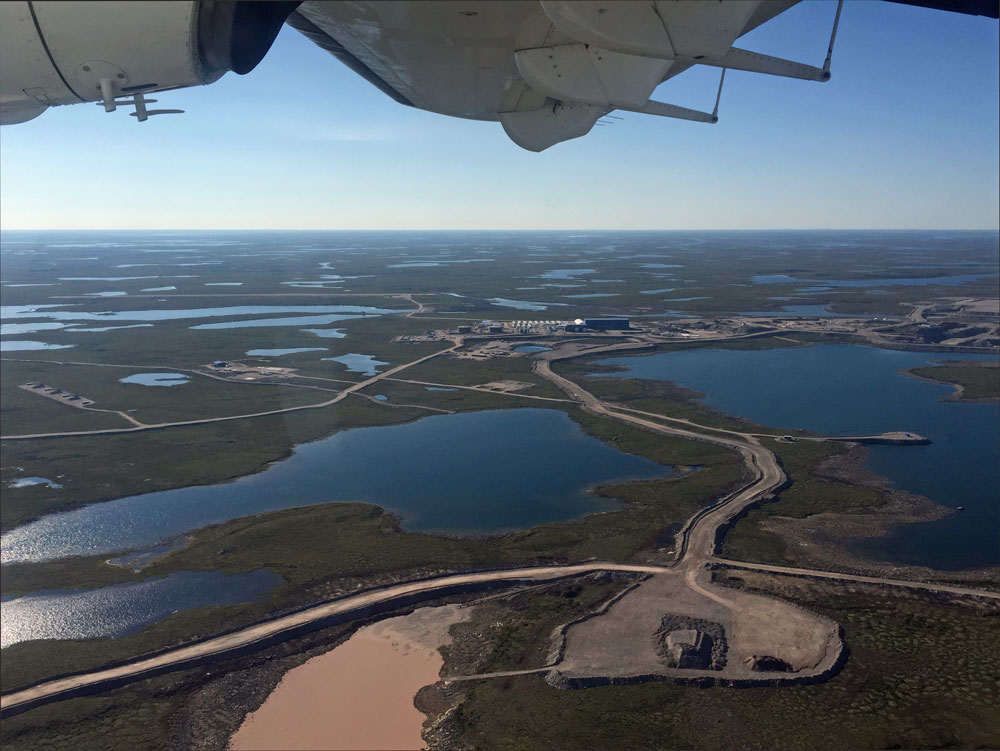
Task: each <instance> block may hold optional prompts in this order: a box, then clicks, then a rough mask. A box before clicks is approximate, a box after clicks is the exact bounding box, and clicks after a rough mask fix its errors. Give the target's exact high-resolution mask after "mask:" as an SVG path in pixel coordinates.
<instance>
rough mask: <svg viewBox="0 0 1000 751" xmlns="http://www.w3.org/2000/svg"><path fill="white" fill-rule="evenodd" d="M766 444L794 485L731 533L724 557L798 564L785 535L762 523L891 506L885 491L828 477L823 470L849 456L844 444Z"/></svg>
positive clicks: (725, 543) (741, 521) (724, 543)
mask: <svg viewBox="0 0 1000 751" xmlns="http://www.w3.org/2000/svg"><path fill="white" fill-rule="evenodd" d="M765 445H766V446H767V447H768V448H769V449H771V450H772V451H774V452H775V454H777V455H778V459H779V461H780V462H781V465H782V467H784V469H785V472H786V473H787V475H788V478H789V480H790V484H789V485H788V487H786V488H785V489H784V490H782V491H781V493H780V494H779V495H778V498H777V500H775V501H770V502H768V503H764V504H762V505H760V506H758V507H757V508H754V509H752V510H751V511H750V512H749V513H747V515H746V516H744V517H743V518H742V519H740V520H739V521H738V522H736V524H735V525H734V526H733V528H732V529H730V530H729V532H728V534H726V537H725V539H724V540H723V545H722V555H723V556H725V557H727V558H735V559H737V560H744V561H758V562H763V563H777V564H792V563H794V562H795V561H794V559H792V558H791V557H789V556H788V555H787V550H786V545H785V542H784V540H783V539H782V538H781V536H780V535H777V534H775V533H773V532H768V531H766V530H764V529H762V528H761V522H763V521H764V520H766V519H768V518H770V517H773V516H786V517H792V518H797V519H801V518H804V517H806V516H809V515H810V514H818V513H823V512H833V513H844V512H849V511H854V510H857V509H863V508H875V507H878V506H881V505H883V504H885V503H886V502H887V500H888V495H887V492H886V491H885V490H882V489H880V488H874V487H866V486H861V485H852V484H848V483H846V482H842V481H840V480H835V479H832V478H829V477H825V476H824V475H823V474H822V473H821V472H820V471H819V468H820V465H821V464H822V463H823V462H825V461H827V460H829V459H830V458H832V457H835V456H838V455H841V454H843V453H845V452H846V451H847V448H846V447H845V446H844V445H843V444H836V443H818V442H813V441H797V442H795V443H785V442H780V441H774V440H768V439H765Z"/></svg>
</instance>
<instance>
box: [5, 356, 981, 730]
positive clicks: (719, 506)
mask: <svg viewBox="0 0 1000 751" xmlns="http://www.w3.org/2000/svg"><path fill="white" fill-rule="evenodd" d="M462 343H463V342H462V339H461V338H457V339H456V340H455V343H454V345H453V346H452V347H450V348H448V349H445V350H441V351H440V352H436V353H434V354H431V355H428V356H426V357H423V358H420V359H418V360H414V361H413V362H410V363H407V364H404V365H400V366H397V367H396V368H393V369H391V370H388V371H386V372H385V373H382V374H380V375H379V376H376V377H374V378H371V379H368V380H366V381H362V382H360V383H358V384H355V385H354V386H352V387H350V388H349V389H345V390H344V391H343V392H341V393H340V394H339V395H338V397H337V398H336V399H334V400H331V401H330V402H329V403H335V402H336V401H339V400H340V399H343V398H345V397H346V396H347V394H348V393H353V392H354V391H358V390H360V389H362V388H364V387H365V386H367V385H370V384H371V383H373V382H376V381H378V380H380V379H381V378H386V377H388V376H390V375H393V374H394V373H397V372H399V371H401V370H403V369H405V368H408V367H411V366H413V365H416V364H417V363H420V362H424V361H425V360H428V359H431V358H433V357H437V356H439V355H442V354H444V353H446V352H451V351H454V350H455V349H457V348H458V347H460V346H461V345H462ZM641 346H646V345H643V344H631V345H610V346H608V347H598V348H588V349H581V348H572V349H570V350H569V351H566V350H563V351H562V352H558V351H553V352H549V353H545V355H543V356H542V357H539V358H538V359H536V360H535V369H536V372H538V373H539V374H540V375H542V376H544V377H545V378H547V379H549V380H550V381H551V382H552V383H554V384H555V385H556V386H558V387H559V388H560V389H561V390H562V391H564V392H565V393H566V394H568V395H569V396H570V398H571V399H573V400H574V401H576V402H578V403H579V405H580V407H581V408H583V409H585V410H587V411H589V412H591V413H594V414H599V415H602V416H606V417H609V418H612V419H615V420H619V421H621V422H624V423H627V424H631V425H635V426H637V427H640V428H642V429H645V430H649V431H652V432H656V433H661V434H663V435H670V436H676V437H681V438H686V439H691V440H698V441H706V442H708V443H713V444H716V445H720V446H726V447H728V448H731V449H734V450H736V451H738V452H740V454H741V455H742V456H743V459H744V462H745V464H746V466H747V468H748V469H749V471H750V473H751V475H752V478H751V480H750V481H749V482H748V483H747V484H746V485H745V486H743V487H742V488H740V489H738V490H736V491H734V492H732V493H730V494H729V495H727V496H725V497H723V498H722V499H720V500H718V501H717V502H716V503H714V504H713V505H711V506H708V507H705V508H703V509H701V510H699V511H698V512H697V513H696V514H694V515H693V516H692V517H691V518H690V519H689V520H688V521H687V523H686V524H685V526H684V528H683V529H682V530H681V532H680V533H679V539H680V544H679V547H678V550H677V559H676V561H675V563H674V564H673V565H672V566H654V565H636V564H622V563H611V562H589V563H583V564H576V565H570V566H542V567H533V568H515V569H503V570H495V571H484V572H477V573H467V574H453V575H448V576H441V577H437V578H434V579H427V580H423V581H417V582H407V583H404V584H397V585H392V586H389V587H385V588H381V589H375V590H369V591H366V592H362V593H359V594H355V595H349V596H347V597H344V598H341V599H338V600H334V601H331V602H326V603H322V604H320V605H315V606H312V607H309V608H306V609H303V610H300V611H298V612H295V613H291V614H289V615H285V616H281V617H279V618H275V619H273V620H269V621H265V622H263V623H258V624H254V625H252V626H248V627H246V628H243V629H240V630H238V631H234V632H232V633H229V634H224V635H222V636H217V637H214V638H209V639H207V640H204V641H200V642H197V643H194V644H188V645H185V646H181V647H177V648H175V649H171V650H168V651H164V652H161V653H159V654H156V655H151V656H145V657H140V658H137V659H135V660H133V661H131V662H129V663H126V664H123V665H118V666H115V667H110V668H105V669H100V670H96V671H93V672H89V673H83V674H79V675H73V676H66V677H63V678H58V679H54V680H50V681H46V682H45V683H41V684H38V685H36V686H31V687H29V688H25V689H22V690H20V691H16V692H12V693H9V694H5V695H3V696H2V697H0V714H2V715H11V714H16V713H18V712H23V711H27V710H28V709H31V708H33V707H36V706H40V705H42V704H46V703H49V702H52V701H60V700H63V699H68V698H72V697H74V696H80V695H83V694H87V693H96V692H99V691H103V690H107V689H110V688H114V687H117V686H120V685H122V684H124V683H128V682H131V681H135V680H141V679H143V678H147V677H151V676H153V675H157V674H160V673H164V672H169V671H173V670H181V669H185V668H188V667H192V666H194V665H196V664H200V663H201V662H204V661H207V660H214V659H219V658H222V657H226V656H235V655H238V654H241V653H242V652H244V651H248V650H251V649H255V648H261V647H263V646H266V645H267V644H271V643H275V642H276V641H280V640H282V639H287V638H291V637H293V636H295V635H298V634H301V633H303V632H304V631H305V630H308V629H309V628H318V627H322V626H325V625H330V624H332V623H336V622H343V621H347V620H351V619H356V618H361V617H370V616H372V615H374V614H376V613H378V612H384V611H387V610H391V609H395V608H398V607H403V606H405V605H407V604H410V603H413V602H416V601H418V600H420V599H429V598H431V597H435V596H443V595H445V594H449V593H455V592H462V591H472V590H475V589H481V588H488V587H490V586H493V585H497V584H500V585H505V584H506V585H516V584H538V583H540V582H547V581H553V580H557V579H562V578H566V577H573V576H578V575H580V574H587V573H592V572H597V571H627V572H633V573H642V574H660V573H664V572H668V571H676V570H677V567H682V570H683V576H684V580H685V582H686V583H687V586H688V587H690V588H691V589H692V590H694V591H696V592H698V593H699V594H701V595H703V596H704V597H708V598H710V599H712V600H715V601H717V602H719V603H721V604H723V605H726V606H727V607H728V606H730V605H731V604H732V603H731V602H730V601H729V600H728V599H727V598H726V596H725V594H724V591H721V590H720V588H719V587H717V586H711V585H710V584H709V582H708V581H706V580H705V579H706V577H707V572H708V566H707V564H714V565H718V566H724V567H728V568H736V569H750V570H757V571H766V572H771V573H777V574H785V575H793V576H807V577H814V578H821V579H832V580H840V581H854V582H861V583H867V584H876V585H888V586H899V587H909V588H915V589H922V590H927V591H932V592H939V593H948V594H955V595H971V596H975V597H985V598H990V599H997V600H1000V593H997V592H990V591H986V590H978V589H972V588H966V587H958V586H953V585H948V584H931V583H923V582H911V581H903V580H894V579H880V578H876V577H868V576H858V575H853V574H840V573H836V572H826V571H815V570H812V569H802V568H793V567H785V566H772V565H768V564H755V563H743V562H739V561H730V560H725V559H721V558H718V557H716V556H715V547H716V537H717V533H718V530H719V529H720V527H721V526H722V525H724V524H726V523H727V522H729V521H730V520H731V519H732V518H733V517H734V516H735V515H736V514H738V513H739V512H741V511H742V510H743V509H745V508H746V507H747V506H749V505H751V504H753V503H756V502H758V501H760V500H762V499H764V498H766V497H768V496H769V495H770V494H772V493H774V492H775V491H776V490H778V489H779V488H780V487H781V486H782V485H783V484H784V483H785V482H786V480H787V477H786V475H785V473H784V471H783V470H782V469H781V467H780V465H779V464H778V461H777V458H776V456H775V455H774V454H773V453H772V452H771V451H769V450H768V449H767V448H765V447H764V446H762V445H761V444H760V442H759V441H758V440H757V438H756V437H755V436H754V435H751V434H744V433H738V432H735V431H726V430H720V429H716V428H707V427H705V426H698V425H696V424H695V423H691V422H690V421H687V420H681V419H679V418H668V417H663V416H660V415H654V414H653V413H643V412H641V411H639V410H628V409H625V408H621V407H618V406H616V405H613V404H609V403H607V402H604V401H602V400H601V399H599V398H597V397H596V396H594V395H593V394H591V393H590V392H588V391H587V390H586V389H584V388H582V387H581V386H579V385H578V384H576V383H574V382H572V381H570V380H569V379H567V378H564V377H562V376H560V375H558V374H556V373H554V372H553V371H552V369H551V367H550V364H549V363H550V361H552V360H559V359H566V358H569V357H576V356H579V355H581V354H590V353H596V352H597V351H609V350H612V349H618V350H620V349H633V348H637V347H641ZM296 409H301V408H296ZM654 419H655V421H654ZM664 422H671V423H675V424H676V423H682V424H684V425H685V427H676V426H674V425H666V424H664ZM698 430H705V431H710V433H724V434H726V435H725V436H720V435H712V434H710V433H704V432H698ZM729 435H732V436H733V437H729ZM547 669H548V668H546V670H547ZM477 677H480V676H468V678H477ZM482 677H486V676H482ZM459 679H461V678H459Z"/></svg>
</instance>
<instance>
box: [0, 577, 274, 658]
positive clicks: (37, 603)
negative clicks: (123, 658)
mask: <svg viewBox="0 0 1000 751" xmlns="http://www.w3.org/2000/svg"><path fill="white" fill-rule="evenodd" d="M281 581H282V579H281V577H280V576H278V575H277V574H276V573H274V572H273V571H269V570H267V569H258V570H257V571H251V572H250V573H247V574H225V573H223V572H221V571H178V572H176V573H173V574H170V575H169V576H165V577H158V578H154V579H147V580H144V581H139V582H128V583H126V584H113V585H111V586H109V587H99V588H97V589H81V590H72V589H63V590H58V589H52V590H40V591H38V592H31V593H29V594H26V595H24V596H23V597H17V598H13V599H6V600H4V601H3V602H2V603H0V619H2V620H3V632H2V638H0V647H9V646H10V645H11V644H16V643H17V642H21V641H28V640H30V639H93V638H96V637H108V636H126V635H128V634H134V633H137V632H138V631H141V630H142V628H143V627H144V626H147V625H148V624H150V623H155V622H156V621H159V620H162V619H164V618H167V617H168V616H171V615H173V614H174V613H175V612H177V611H178V610H187V609H189V608H196V607H200V606H203V605H230V604H234V603H238V602H247V601H250V600H255V599H258V598H260V597H261V596H262V595H264V594H265V593H266V592H267V591H268V590H270V589H273V588H274V587H276V586H277V585H279V584H280V583H281Z"/></svg>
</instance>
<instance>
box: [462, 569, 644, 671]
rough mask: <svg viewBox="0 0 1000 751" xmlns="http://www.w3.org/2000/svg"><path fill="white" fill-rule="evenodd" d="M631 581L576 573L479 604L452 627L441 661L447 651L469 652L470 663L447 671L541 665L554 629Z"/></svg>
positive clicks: (589, 610) (590, 610) (599, 604)
mask: <svg viewBox="0 0 1000 751" xmlns="http://www.w3.org/2000/svg"><path fill="white" fill-rule="evenodd" d="M631 583H632V580H631V578H619V577H604V578H600V579H595V578H594V577H579V578H576V579H572V580H569V581H562V582H556V583H554V584H549V585H547V586H543V587H540V588H531V589H528V590H525V591H523V592H520V593H517V594H514V595H511V596H509V597H504V598H502V599H500V600H493V601H490V602H488V603H484V604H483V605H481V606H479V607H477V608H476V609H475V610H474V611H473V613H472V618H471V620H469V621H466V622H463V623H461V624H458V625H456V626H454V627H453V629H452V635H453V637H454V638H453V644H458V645H460V646H458V647H457V648H456V649H455V650H454V652H453V651H452V650H451V648H449V647H445V648H444V649H443V650H442V654H444V656H445V662H446V663H448V662H449V654H457V653H458V652H462V653H470V652H471V653H472V654H473V655H475V656H474V657H473V661H474V664H472V665H464V664H463V665H461V666H452V667H451V670H450V672H451V673H452V674H456V673H457V672H458V671H461V672H463V673H467V674H476V673H496V672H503V671H508V670H531V669H534V668H540V667H544V666H545V665H547V664H549V663H548V660H549V650H550V648H551V646H552V633H553V631H554V630H555V629H556V628H558V627H560V626H562V625H563V624H565V623H569V622H571V621H574V620H576V619H578V618H580V617H583V616H587V615H590V614H591V613H593V612H595V611H596V610H598V609H599V608H600V607H602V606H603V605H604V604H605V603H606V602H607V601H608V600H609V599H610V598H612V597H614V596H615V595H617V594H618V593H620V592H621V591H622V590H623V589H624V588H625V587H627V586H629V585H630V584H631ZM456 661H457V660H456Z"/></svg>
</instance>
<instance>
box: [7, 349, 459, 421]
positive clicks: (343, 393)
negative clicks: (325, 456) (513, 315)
mask: <svg viewBox="0 0 1000 751" xmlns="http://www.w3.org/2000/svg"><path fill="white" fill-rule="evenodd" d="M453 341H454V343H453V344H452V346H450V347H448V348H446V349H442V350H439V351H437V352H432V353H431V354H429V355H425V356H424V357H420V358H418V359H416V360H412V361H410V362H407V363H403V364H402V365H397V366H396V367H394V368H389V370H386V371H385V372H383V373H379V374H378V375H374V376H372V377H371V378H368V379H365V380H364V381H359V382H358V383H355V384H354V385H352V386H348V387H347V388H345V389H342V390H340V391H339V392H337V395H336V396H335V397H333V398H332V399H327V400H326V401H323V402H318V403H317V404H305V405H302V406H299V407H285V408H284V409H272V410H268V411H266V412H252V413H249V414H245V415H229V416H227V417H206V418H204V419H202V420H184V421H182V422H160V423H149V424H143V425H141V426H137V427H132V428H106V429H104V430H76V431H66V432H61V433H29V434H24V435H5V436H0V441H16V440H24V439H34V438H67V437H70V436H91V435H114V434H118V433H139V432H142V431H146V430H164V429H166V428H178V427H184V426H190V425H206V424H208V423H215V422H229V421H231V420H247V419H250V418H253V417H266V416H268V415H284V414H288V413H291V412H303V411H305V410H308V409H323V408H324V407H330V406H333V405H334V404H337V403H338V402H341V401H343V400H344V399H346V398H347V397H348V396H350V395H351V394H353V393H354V392H356V391H361V390H362V389H364V388H367V387H368V386H371V385H372V384H373V383H378V382H379V381H381V380H382V379H383V378H388V377H389V376H392V375H395V374H396V373H401V372H402V371H404V370H406V369H407V368H412V367H413V366H414V365H419V364H420V363H423V362H427V361H428V360H432V359H434V358H435V357H440V356H441V355H444V354H448V353H449V352H454V351H455V350H456V349H458V348H459V347H461V346H462V343H463V342H462V339H461V338H460V337H456V338H455V339H454V340H453ZM127 419H131V418H127ZM133 422H135V421H134V420H133Z"/></svg>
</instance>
